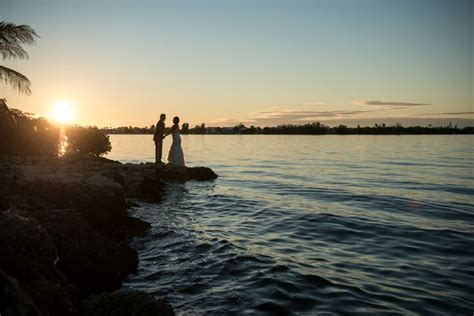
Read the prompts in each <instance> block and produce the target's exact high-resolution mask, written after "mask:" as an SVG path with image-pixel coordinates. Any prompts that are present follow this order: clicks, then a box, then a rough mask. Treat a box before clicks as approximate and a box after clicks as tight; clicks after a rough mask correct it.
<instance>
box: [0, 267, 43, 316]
mask: <svg viewBox="0 0 474 316" xmlns="http://www.w3.org/2000/svg"><path fill="white" fill-rule="evenodd" d="M0 315H2V316H37V315H40V312H39V311H38V309H37V308H36V306H35V305H34V304H33V301H32V300H31V298H30V297H29V296H28V295H27V294H26V293H24V291H23V290H22V289H21V287H20V285H19V284H18V281H17V280H15V279H14V278H12V277H10V276H8V275H7V274H6V273H5V272H3V271H2V270H1V269H0Z"/></svg>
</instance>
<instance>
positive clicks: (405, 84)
mask: <svg viewBox="0 0 474 316" xmlns="http://www.w3.org/2000/svg"><path fill="white" fill-rule="evenodd" d="M473 3H474V1H470V0H466V1H458V0H444V1H435V0H431V1H426V0H423V1H421V0H372V1H366V0H360V1H359V0H327V1H316V0H315V1H302V0H294V1H263V0H260V1H237V0H235V1H233V0H221V1H200V0H194V1H191V0H190V1H179V0H178V1H151V0H150V1H112V0H110V1H73V0H69V1H41V0H39V1H23V0H15V1H5V0H0V19H1V20H4V21H9V22H14V23H16V24H28V25H30V26H32V27H33V28H34V29H35V30H36V31H37V33H38V34H39V35H40V36H41V38H39V39H38V40H37V44H36V45H35V46H32V47H29V48H28V52H29V53H30V59H29V60H17V61H3V62H2V64H3V65H5V66H7V67H12V68H13V69H15V70H17V71H20V72H22V73H23V74H25V75H27V76H28V77H29V78H30V80H31V81H32V90H33V93H32V95H31V96H22V95H19V94H18V93H17V92H16V91H13V90H11V88H10V87H8V86H6V85H4V84H0V97H5V98H6V99H7V100H8V104H9V105H10V106H11V107H13V108H19V109H22V110H24V111H27V112H33V113H36V114H38V115H48V114H50V113H51V111H52V109H53V108H54V105H55V104H57V103H58V102H67V103H69V104H71V106H72V110H73V113H74V122H75V123H78V124H87V125H90V124H93V125H98V126H121V125H134V126H144V125H151V124H154V123H155V122H156V120H157V118H158V116H159V114H160V113H162V112H163V113H167V114H168V116H169V117H172V116H175V115H178V116H180V117H181V119H182V122H189V123H191V124H197V123H201V122H205V123H206V124H207V125H220V126H232V125H235V124H236V123H238V122H241V121H242V122H244V123H246V124H249V125H250V124H253V125H259V126H269V125H275V124H279V123H290V122H291V123H304V122H308V121H325V120H330V122H336V121H333V120H338V121H341V120H345V121H347V120H357V119H373V118H378V119H381V118H392V119H395V120H399V121H401V122H402V123H403V122H404V121H403V120H402V119H399V118H412V119H417V120H419V119H423V118H427V117H428V118H464V119H466V118H471V119H472V118H474V115H473V114H474V107H473V103H474V102H473V86H474V82H473V73H474V61H473V50H474V49H473V46H474V44H473V43H474V22H473V20H474V7H473V6H474V5H473ZM368 121H370V120H368ZM354 122H356V121H354Z"/></svg>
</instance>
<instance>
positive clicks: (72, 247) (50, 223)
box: [31, 210, 138, 297]
mask: <svg viewBox="0 0 474 316" xmlns="http://www.w3.org/2000/svg"><path fill="white" fill-rule="evenodd" d="M31 216H33V217H34V218H36V219H37V220H38V222H39V223H40V224H41V226H42V227H44V228H45V229H46V230H47V231H48V233H49V235H50V236H51V238H52V241H53V244H54V245H55V246H56V248H57V250H58V255H59V261H58V262H57V265H58V268H59V269H61V271H63V272H64V274H65V275H66V276H67V277H68V278H69V279H70V280H71V281H72V282H74V283H75V284H76V285H77V286H78V288H79V290H80V292H81V296H83V297H86V296H87V295H89V294H91V293H101V292H104V291H112V290H116V289H119V288H120V287H121V285H122V280H123V279H124V278H125V277H126V276H127V275H128V274H130V273H134V272H136V269H137V266H138V255H137V252H136V251H135V249H133V248H131V247H130V246H128V245H127V244H126V243H125V242H122V241H116V240H113V239H111V238H109V237H106V236H103V235H102V234H100V233H99V232H97V231H95V230H94V229H92V227H91V226H90V225H89V224H88V223H87V221H86V220H85V219H84V218H83V217H82V216H81V214H79V213H78V212H77V211H75V210H51V211H41V212H34V213H31Z"/></svg>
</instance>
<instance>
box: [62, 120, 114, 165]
mask: <svg viewBox="0 0 474 316" xmlns="http://www.w3.org/2000/svg"><path fill="white" fill-rule="evenodd" d="M66 135H67V142H68V146H67V149H66V150H67V151H68V152H79V153H81V154H92V155H94V156H97V157H98V156H102V155H105V154H107V153H108V152H110V150H112V145H111V144H110V140H109V136H108V135H107V134H106V133H105V132H104V131H101V130H99V129H98V128H97V127H81V126H73V127H68V128H67V130H66Z"/></svg>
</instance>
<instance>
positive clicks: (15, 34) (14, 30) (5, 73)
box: [0, 22, 39, 94]
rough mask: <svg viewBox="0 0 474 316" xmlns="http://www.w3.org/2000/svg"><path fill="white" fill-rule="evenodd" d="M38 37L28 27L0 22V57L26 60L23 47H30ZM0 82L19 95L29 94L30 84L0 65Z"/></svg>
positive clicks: (18, 74)
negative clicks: (10, 87) (15, 90)
mask: <svg viewBox="0 0 474 316" xmlns="http://www.w3.org/2000/svg"><path fill="white" fill-rule="evenodd" d="M36 37H39V36H38V34H36V32H35V30H33V29H32V28H31V27H30V26H28V25H16V24H14V23H8V22H0V55H2V59H3V60H5V59H12V58H20V59H24V58H28V53H27V52H26V51H25V49H24V48H23V47H22V46H23V45H32V44H34V43H35V38H36ZM0 80H2V81H4V82H5V83H6V84H10V85H11V86H12V87H13V88H14V89H18V91H19V92H20V93H25V94H31V82H30V80H29V79H28V78H27V77H26V76H25V75H23V74H21V73H19V72H17V71H15V70H13V69H10V68H7V67H4V66H1V65H0Z"/></svg>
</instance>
